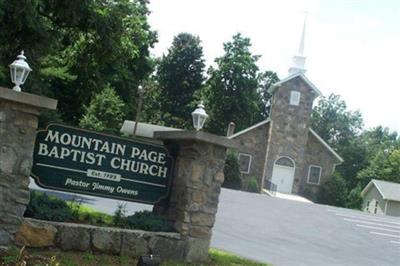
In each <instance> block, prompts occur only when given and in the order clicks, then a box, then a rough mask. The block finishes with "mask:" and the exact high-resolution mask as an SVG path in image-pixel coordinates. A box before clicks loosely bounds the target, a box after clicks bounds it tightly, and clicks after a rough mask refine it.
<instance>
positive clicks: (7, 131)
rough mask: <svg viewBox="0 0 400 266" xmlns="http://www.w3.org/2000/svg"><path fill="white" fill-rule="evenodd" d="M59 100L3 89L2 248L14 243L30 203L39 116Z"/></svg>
mask: <svg viewBox="0 0 400 266" xmlns="http://www.w3.org/2000/svg"><path fill="white" fill-rule="evenodd" d="M56 106H57V101H56V100H53V99H49V98H45V97H41V96H37V95H33V94H29V93H24V92H16V91H13V90H11V89H7V88H2V87H0V246H7V245H10V244H12V243H13V241H14V234H15V233H16V232H17V231H18V229H19V226H20V225H21V222H22V217H23V215H24V212H25V208H26V205H27V204H28V203H29V188H28V185H29V175H30V172H31V167H32V154H33V147H34V142H35V136H36V129H37V123H38V116H39V114H40V112H41V111H43V110H45V109H53V110H54V109H56Z"/></svg>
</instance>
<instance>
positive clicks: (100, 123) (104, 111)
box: [79, 86, 125, 133]
mask: <svg viewBox="0 0 400 266" xmlns="http://www.w3.org/2000/svg"><path fill="white" fill-rule="evenodd" d="M124 108H125V104H124V102H123V101H122V100H121V98H120V97H119V96H118V95H117V94H116V92H115V90H114V89H113V88H111V87H110V86H107V87H106V88H105V89H104V90H103V91H102V92H100V93H99V94H97V95H95V96H94V97H93V99H92V101H91V102H90V105H89V107H86V108H85V114H84V116H83V117H82V119H81V120H80V122H79V126H81V127H83V128H87V129H91V130H96V131H101V132H109V133H118V132H119V130H120V128H121V126H122V122H123V118H124V112H123V110H124Z"/></svg>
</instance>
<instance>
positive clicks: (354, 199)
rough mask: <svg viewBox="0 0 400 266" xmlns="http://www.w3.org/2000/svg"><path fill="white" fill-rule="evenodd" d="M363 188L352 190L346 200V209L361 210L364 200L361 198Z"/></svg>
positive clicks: (358, 187)
mask: <svg viewBox="0 0 400 266" xmlns="http://www.w3.org/2000/svg"><path fill="white" fill-rule="evenodd" d="M361 191H362V189H361V186H359V185H358V186H357V187H356V188H354V189H352V190H351V191H350V193H349V194H348V196H347V199H346V207H347V208H350V209H356V210H360V209H361V206H362V202H363V199H362V197H361Z"/></svg>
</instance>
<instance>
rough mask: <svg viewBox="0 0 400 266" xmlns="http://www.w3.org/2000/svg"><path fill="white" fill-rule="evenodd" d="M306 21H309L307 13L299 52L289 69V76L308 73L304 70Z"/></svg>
mask: <svg viewBox="0 0 400 266" xmlns="http://www.w3.org/2000/svg"><path fill="white" fill-rule="evenodd" d="M306 20H307V13H306V15H305V16H304V24H303V32H302V34H301V40H300V45H299V51H298V53H297V55H295V56H293V58H292V66H291V67H290V68H289V75H293V74H297V73H305V72H306V69H305V68H304V66H305V64H306V57H305V56H304V39H305V35H306Z"/></svg>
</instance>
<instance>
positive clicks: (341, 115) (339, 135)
mask: <svg viewBox="0 0 400 266" xmlns="http://www.w3.org/2000/svg"><path fill="white" fill-rule="evenodd" d="M362 126H363V119H362V117H361V114H360V112H358V111H355V112H353V111H349V110H347V106H346V103H345V102H344V101H343V100H342V99H341V98H340V96H338V95H334V94H331V95H329V96H328V97H327V98H326V97H322V98H321V99H320V100H319V102H318V104H317V105H316V106H315V107H314V109H313V112H312V115H311V127H312V128H313V129H314V130H315V131H316V132H317V133H318V134H319V135H320V136H321V137H322V138H323V139H324V140H325V141H326V142H327V143H328V144H329V145H330V146H331V147H333V148H334V149H335V150H336V151H337V152H338V153H339V154H340V155H341V157H343V158H344V162H343V163H342V164H341V165H339V166H338V167H337V171H338V172H339V173H340V174H341V176H342V177H343V178H344V179H345V180H346V184H347V187H348V188H349V189H350V190H351V189H353V188H355V187H356V186H357V179H356V176H357V173H358V172H359V171H360V170H361V169H363V168H364V167H366V166H367V150H366V147H365V145H364V142H363V141H362V139H361V138H360V134H361V130H362Z"/></svg>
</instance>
